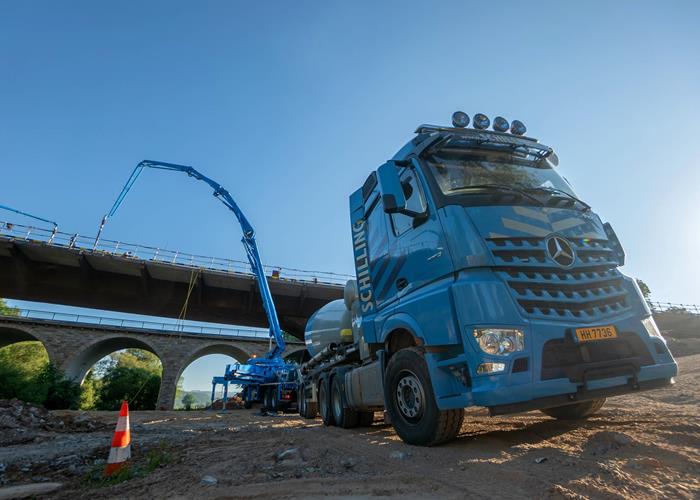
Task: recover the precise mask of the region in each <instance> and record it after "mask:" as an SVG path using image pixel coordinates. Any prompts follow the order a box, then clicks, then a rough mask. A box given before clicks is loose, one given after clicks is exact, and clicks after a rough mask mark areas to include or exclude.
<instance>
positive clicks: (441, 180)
mask: <svg viewBox="0 0 700 500" xmlns="http://www.w3.org/2000/svg"><path fill="white" fill-rule="evenodd" d="M425 160H426V163H427V164H428V166H429V168H430V171H431V173H432V174H433V176H434V177H435V180H436V181H437V185H438V186H439V188H440V190H441V191H442V193H443V194H445V195H452V194H465V193H468V192H469V191H470V190H476V189H477V188H481V189H488V188H489V187H494V186H502V187H506V186H507V187H512V188H515V189H521V190H524V191H528V190H557V191H563V192H564V193H566V194H568V195H571V196H576V195H575V193H574V191H573V189H572V188H571V186H570V185H569V183H568V182H566V180H564V179H563V178H562V177H561V176H560V175H559V174H558V173H557V172H556V171H555V170H554V169H553V168H552V167H551V165H550V164H549V162H548V161H547V160H546V159H544V158H536V159H533V157H532V156H527V157H526V156H525V155H519V154H518V153H517V152H512V151H507V152H504V151H490V150H484V149H448V150H438V151H435V152H433V153H431V154H430V155H428V156H427V158H426V159H425Z"/></svg>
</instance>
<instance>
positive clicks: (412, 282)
mask: <svg viewBox="0 0 700 500" xmlns="http://www.w3.org/2000/svg"><path fill="white" fill-rule="evenodd" d="M400 180H401V184H402V186H403V187H404V194H405V196H406V208H407V209H408V210H411V211H413V212H417V213H425V212H426V210H427V214H428V215H427V219H423V220H421V219H420V218H414V217H409V216H407V215H403V214H398V213H396V214H391V216H390V217H391V224H390V226H391V227H390V228H389V232H390V233H391V234H390V236H393V237H394V238H395V239H396V251H397V253H398V255H399V257H398V260H399V262H400V266H397V267H396V269H395V274H394V275H393V276H392V282H393V283H394V285H395V286H396V288H397V290H398V296H399V297H401V296H403V295H405V294H407V293H409V292H410V291H411V290H415V289H416V288H420V287H421V286H423V285H425V284H427V283H429V282H431V281H434V280H436V279H439V278H442V277H443V276H445V275H447V274H449V273H450V272H452V260H451V259H450V256H449V253H448V251H447V246H446V242H445V237H444V235H443V231H442V225H441V224H440V221H439V219H438V216H437V213H436V211H435V210H434V209H432V210H431V209H429V207H428V204H427V198H426V196H425V190H424V189H423V186H422V182H421V180H420V178H419V177H418V173H417V172H416V170H415V169H414V168H413V167H405V168H404V169H403V171H402V172H401V173H400Z"/></svg>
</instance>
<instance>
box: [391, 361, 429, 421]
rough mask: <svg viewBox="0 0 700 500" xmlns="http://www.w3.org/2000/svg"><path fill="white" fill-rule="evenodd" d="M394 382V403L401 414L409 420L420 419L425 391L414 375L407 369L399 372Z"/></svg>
mask: <svg viewBox="0 0 700 500" xmlns="http://www.w3.org/2000/svg"><path fill="white" fill-rule="evenodd" d="M399 376H400V378H399V382H398V383H397V384H396V403H397V406H398V407H399V411H400V412H401V416H402V417H403V418H405V419H406V420H408V421H409V422H415V421H417V420H420V418H421V417H422V416H423V410H424V407H425V391H423V385H422V384H421V383H420V380H418V377H416V375H415V374H414V373H413V372H411V371H408V370H404V371H402V372H401V373H400V374H399Z"/></svg>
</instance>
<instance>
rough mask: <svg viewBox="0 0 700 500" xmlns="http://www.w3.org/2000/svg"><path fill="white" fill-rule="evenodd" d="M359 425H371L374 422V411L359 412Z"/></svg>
mask: <svg viewBox="0 0 700 500" xmlns="http://www.w3.org/2000/svg"><path fill="white" fill-rule="evenodd" d="M357 416H358V421H357V425H359V426H360V427H369V426H371V425H372V424H373V423H374V412H373V411H361V412H358V415H357Z"/></svg>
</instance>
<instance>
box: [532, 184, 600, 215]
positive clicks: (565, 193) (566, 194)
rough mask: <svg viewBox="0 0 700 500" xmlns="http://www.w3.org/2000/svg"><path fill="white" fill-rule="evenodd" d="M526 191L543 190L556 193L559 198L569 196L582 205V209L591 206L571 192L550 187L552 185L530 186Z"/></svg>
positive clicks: (587, 208) (586, 209)
mask: <svg viewBox="0 0 700 500" xmlns="http://www.w3.org/2000/svg"><path fill="white" fill-rule="evenodd" d="M528 191H536V192H544V193H549V194H553V195H558V196H559V197H561V198H569V199H570V200H572V201H574V202H576V203H580V204H581V206H583V209H584V211H588V210H590V209H591V206H590V205H589V204H588V203H586V202H585V201H583V200H581V199H579V198H576V197H575V196H574V195H573V194H571V193H567V192H566V191H564V190H563V189H557V188H552V187H536V188H530V189H528Z"/></svg>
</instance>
